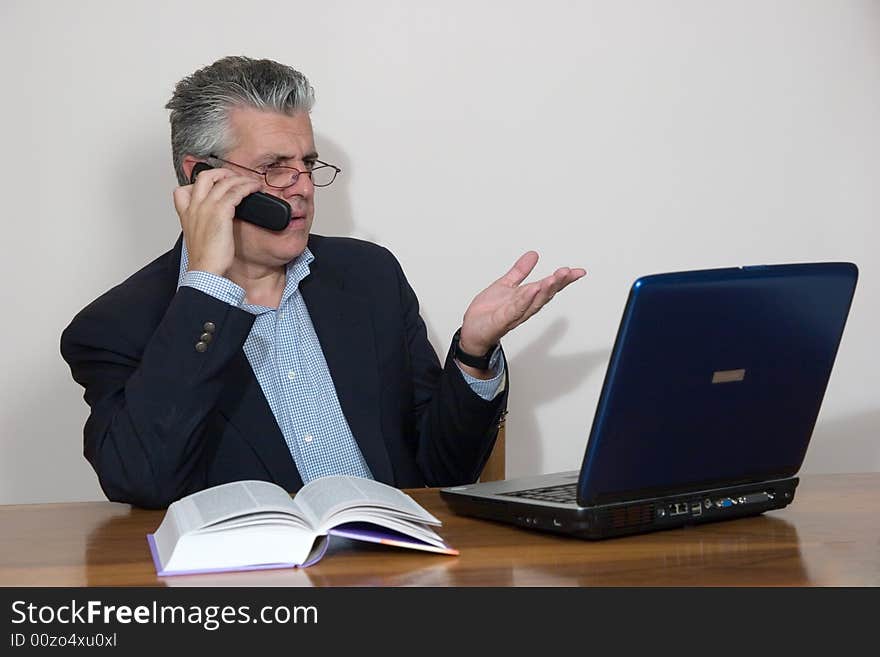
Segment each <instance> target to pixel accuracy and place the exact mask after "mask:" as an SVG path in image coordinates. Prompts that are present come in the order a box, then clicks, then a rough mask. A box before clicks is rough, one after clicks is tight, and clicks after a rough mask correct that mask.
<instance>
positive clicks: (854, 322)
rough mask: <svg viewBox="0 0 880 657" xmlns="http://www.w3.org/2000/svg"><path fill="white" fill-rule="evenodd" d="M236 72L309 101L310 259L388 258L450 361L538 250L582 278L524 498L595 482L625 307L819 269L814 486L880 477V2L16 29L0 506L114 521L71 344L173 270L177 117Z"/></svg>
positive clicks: (529, 393)
mask: <svg viewBox="0 0 880 657" xmlns="http://www.w3.org/2000/svg"><path fill="white" fill-rule="evenodd" d="M261 7H263V8H264V9H265V11H263V12H261V11H260V8H261ZM270 9H271V11H269V10H270ZM228 54H247V55H249V56H252V57H269V58H273V59H277V60H279V61H283V62H285V63H288V64H291V65H293V66H294V67H296V68H299V69H300V70H302V71H303V72H305V73H306V74H307V75H308V76H309V78H310V79H311V81H312V82H313V84H314V85H315V87H316V89H317V94H318V102H317V105H316V107H315V110H314V112H313V122H314V125H315V129H316V137H317V142H318V147H319V149H320V151H321V153H322V155H323V156H324V157H325V158H326V159H328V160H330V161H333V162H338V163H339V164H340V165H341V166H342V167H343V169H344V170H345V174H344V176H343V178H342V179H341V180H340V181H339V182H338V183H337V184H335V185H334V186H333V187H331V188H329V189H328V190H324V191H322V192H320V197H319V200H318V204H319V207H318V214H317V219H316V224H315V230H316V232H320V233H325V234H339V235H352V236H356V237H362V238H367V239H371V240H374V241H378V242H381V243H383V244H385V245H387V246H389V247H390V248H391V249H392V250H393V251H394V252H395V253H396V254H397V255H398V257H399V258H400V260H401V261H402V263H403V265H404V268H405V270H406V271H407V273H408V275H409V277H410V280H411V283H412V284H413V287H414V288H415V289H416V291H417V292H418V293H419V296H420V298H421V301H422V306H423V310H424V313H423V314H424V317H425V319H426V321H427V323H428V326H429V329H430V336H431V339H432V341H433V342H434V345H435V347H436V348H437V349H438V351H440V352H441V353H442V352H443V351H444V350H445V348H446V345H447V341H448V339H449V336H450V335H451V333H452V332H453V330H454V329H455V328H456V327H457V326H458V325H459V323H460V321H461V314H462V313H463V311H464V309H465V307H466V306H467V303H468V302H469V301H470V299H471V298H472V297H473V295H474V294H475V293H476V292H477V291H479V290H480V289H481V288H482V287H484V286H485V285H486V284H488V283H489V282H490V281H491V280H493V279H494V278H496V277H497V276H499V275H501V274H502V273H503V272H504V271H506V270H507V268H508V267H509V266H510V265H511V264H512V263H513V261H514V260H515V259H516V257H517V256H518V255H520V254H521V253H522V252H523V251H525V250H527V249H536V250H538V251H539V253H540V254H541V256H542V259H541V262H540V263H539V265H538V270H539V271H538V272H537V274H538V275H541V276H543V275H546V274H547V273H549V272H550V271H552V270H553V269H554V268H555V267H556V266H561V265H571V266H584V267H586V268H587V269H588V271H589V274H588V277H587V278H586V279H584V280H582V281H579V282H578V283H577V284H575V285H574V286H573V287H572V288H569V289H568V290H566V291H565V292H564V293H563V294H560V295H559V296H558V297H557V298H556V299H555V300H554V301H553V303H552V304H551V305H550V306H548V307H547V308H546V309H545V310H544V311H542V312H541V314H540V315H538V316H537V317H536V318H534V319H533V320H532V321H531V322H529V323H528V324H526V325H523V326H522V327H520V328H519V329H517V330H516V331H515V332H514V333H512V334H511V335H510V336H508V338H507V339H506V340H505V346H506V350H507V353H508V355H509V358H510V361H511V369H512V382H513V387H512V393H511V400H510V408H511V410H510V417H509V423H508V445H509V447H508V451H509V453H508V471H509V473H510V474H512V475H519V474H525V473H539V472H549V471H554V470H560V469H571V468H576V467H578V465H579V463H580V459H581V457H582V453H583V447H584V444H585V440H586V436H587V432H588V430H589V426H590V422H591V420H592V414H593V410H594V408H595V404H596V401H597V398H598V395H599V388H600V386H601V382H602V377H603V374H604V368H605V364H606V361H607V358H608V355H609V351H610V348H611V343H612V341H613V338H614V334H615V331H616V328H617V323H618V320H619V314H620V311H621V309H622V305H623V302H624V298H625V296H626V292H627V290H628V286H629V284H630V283H631V282H632V280H633V279H634V278H636V277H637V276H639V275H641V274H647V273H653V272H659V271H668V270H681V269H690V268H704V267H716V266H731V265H740V264H748V263H768V262H796V261H811V260H851V261H854V262H856V263H857V264H858V265H859V267H860V269H861V279H860V283H859V288H858V290H857V293H856V299H855V303H854V305H853V308H852V314H851V319H850V322H849V324H848V326H847V329H846V332H845V334H844V339H843V343H842V346H841V349H840V353H839V357H838V361H837V364H836V366H835V370H834V373H833V376H832V380H831V384H830V386H829V388H828V391H827V394H826V398H825V403H824V406H823V409H822V412H821V415H820V421H819V424H818V426H817V428H816V432H815V434H814V439H813V443H812V444H811V447H810V450H809V451H808V456H807V462H806V463H805V466H804V469H803V471H804V472H833V471H866V470H870V471H877V470H880V447H878V431H877V426H878V425H880V399H878V393H877V391H878V390H880V367H878V364H880V363H878V358H877V340H876V337H877V326H878V321H880V312H878V304H877V299H878V288H880V261H878V260H880V259H878V255H877V249H878V246H880V241H878V228H877V226H878V219H880V216H878V215H880V184H878V181H880V3H878V2H871V1H868V0H862V1H857V0H850V1H843V0H825V1H822V0H778V1H772V0H766V1H765V0H752V1H744V2H720V1H718V2H710V1H706V0H691V1H683V0H682V1H675V2H673V1H668V2H654V1H651V0H630V1H620V0H608V1H607V2H586V1H574V0H572V1H563V0H543V1H542V2H534V1H533V0H513V1H508V2H504V3H501V2H490V1H488V0H483V1H475V0H444V1H443V2H412V1H410V2H405V1H399V2H394V1H391V0H385V1H381V2H380V1H373V2H370V1H365V2H355V1H354V0H350V1H333V0H322V1H320V2H295V3H280V4H279V3H268V4H267V3H243V2H240V0H211V1H208V2H204V1H195V0H189V1H188V2H156V1H155V0H150V1H149V2H138V3H134V2H117V1H115V0H104V1H92V2H61V1H58V2H47V1H34V0H11V1H10V0H4V1H3V2H2V3H0V62H2V63H0V67H2V85H3V96H2V103H0V125H2V126H3V137H2V145H3V152H2V157H0V186H2V191H3V205H2V207H3V224H2V226H3V230H2V234H3V257H2V259H0V267H2V270H0V276H2V283H3V284H2V286H0V295H2V296H0V307H2V309H3V310H2V312H3V315H4V321H3V322H0V345H2V348H0V359H2V360H0V367H2V380H0V413H2V425H0V426H2V432H0V503H25V502H42V501H62V500H86V499H102V498H103V496H102V494H101V491H100V489H99V487H98V485H97V480H96V478H95V476H94V474H93V472H92V471H91V468H90V466H89V465H88V463H87V462H86V461H85V460H84V459H83V457H82V452H81V450H82V433H81V432H82V424H83V422H84V421H85V418H86V415H87V409H86V406H85V403H84V402H83V401H82V399H81V389H80V388H79V387H78V386H77V385H76V384H75V383H74V382H73V381H72V379H71V378H70V373H69V371H68V369H67V366H66V365H65V363H64V362H63V361H62V359H61V357H60V355H59V350H58V342H59V335H60V333H61V331H62V329H63V328H64V327H65V326H66V324H67V323H68V322H69V320H70V319H71V318H72V317H73V315H74V314H75V313H76V312H77V311H78V310H79V309H80V308H81V307H82V306H84V305H85V304H86V303H88V302H89V301H91V300H92V299H93V298H95V297H96V296H98V295H99V294H100V293H102V292H103V291H104V290H106V289H107V288H109V287H110V286H111V285H113V284H115V283H116V282H119V281H120V280H122V279H123V278H124V277H125V276H127V275H128V274H129V273H131V272H133V271H134V270H136V269H137V268H139V267H140V266H141V265H142V264H144V263H146V262H147V261H149V260H151V259H153V258H154V257H155V256H156V255H158V254H159V253H161V252H163V251H165V250H167V249H168V248H170V246H171V245H172V243H173V241H174V240H175V238H176V236H177V233H178V224H177V217H176V215H175V213H174V210H173V205H172V202H171V191H172V189H173V186H174V184H175V182H174V177H173V174H172V168H171V161H170V148H169V136H168V132H169V131H168V123H167V112H166V111H165V110H164V109H163V106H164V104H165V102H166V101H167V99H168V97H169V95H170V93H171V90H172V88H173V86H174V84H175V82H176V81H177V80H178V79H180V78H181V77H183V76H185V75H187V74H189V73H191V72H192V71H194V70H195V69H197V68H199V67H201V66H204V65H207V64H209V63H211V62H212V61H214V60H216V59H218V58H219V57H222V56H224V55H228Z"/></svg>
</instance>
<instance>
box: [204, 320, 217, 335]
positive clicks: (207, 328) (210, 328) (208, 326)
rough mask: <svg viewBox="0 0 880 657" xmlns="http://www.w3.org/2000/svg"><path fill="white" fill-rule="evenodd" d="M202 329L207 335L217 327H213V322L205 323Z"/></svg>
mask: <svg viewBox="0 0 880 657" xmlns="http://www.w3.org/2000/svg"><path fill="white" fill-rule="evenodd" d="M202 328H203V329H205V331H207V332H208V333H213V332H214V330H215V329H216V328H217V327H216V326H214V322H205V325H204V326H202Z"/></svg>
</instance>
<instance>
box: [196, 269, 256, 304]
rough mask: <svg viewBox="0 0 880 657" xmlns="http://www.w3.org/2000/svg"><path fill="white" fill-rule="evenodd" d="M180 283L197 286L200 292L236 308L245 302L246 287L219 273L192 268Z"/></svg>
mask: <svg viewBox="0 0 880 657" xmlns="http://www.w3.org/2000/svg"><path fill="white" fill-rule="evenodd" d="M180 284H181V285H186V286H188V287H192V288H195V289H196V290H198V291H199V292H204V293H205V294H208V295H210V296H212V297H214V298H215V299H219V300H220V301H224V302H226V303H228V304H229V305H230V306H235V307H236V308H240V307H241V305H242V303H244V296H245V292H244V288H242V287H240V286H238V285H236V284H235V283H233V282H232V281H230V280H229V279H228V278H223V277H222V276H217V274H209V273H208V272H206V271H192V270H191V271H188V272H186V273H185V274H184V275H183V280H182V281H181V283H180Z"/></svg>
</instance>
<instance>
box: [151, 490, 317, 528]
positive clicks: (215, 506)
mask: <svg viewBox="0 0 880 657" xmlns="http://www.w3.org/2000/svg"><path fill="white" fill-rule="evenodd" d="M168 512H169V513H171V514H174V515H175V516H176V518H177V521H178V526H179V529H180V530H182V531H181V533H187V532H190V531H194V530H197V529H202V528H205V527H210V526H212V525H216V524H218V523H222V522H224V521H226V520H229V519H230V518H243V517H245V516H254V515H257V516H258V515H260V514H263V513H267V512H274V513H283V514H286V515H292V516H295V517H299V518H301V517H303V513H302V511H301V510H300V509H299V506H298V505H297V504H296V503H295V502H294V501H293V500H292V499H291V498H290V496H289V495H288V494H287V493H286V492H285V491H284V490H283V489H282V488H281V487H279V486H277V485H275V484H272V483H269V482H267V481H233V482H230V483H228V484H222V485H220V486H214V487H213V488H208V489H206V490H203V491H199V492H198V493H193V494H192V495H188V496H187V497H184V498H183V499H180V500H178V501H177V502H174V503H173V504H172V505H171V506H170V507H169V509H168Z"/></svg>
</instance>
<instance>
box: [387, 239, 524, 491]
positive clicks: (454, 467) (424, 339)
mask: <svg viewBox="0 0 880 657" xmlns="http://www.w3.org/2000/svg"><path fill="white" fill-rule="evenodd" d="M392 258H393V256H392ZM394 262H395V265H396V267H397V275H398V280H399V284H400V293H401V304H402V308H403V314H404V322H405V327H406V328H405V330H406V339H407V347H408V352H409V360H410V365H411V369H412V380H413V394H414V397H413V409H414V413H415V416H416V417H415V426H416V427H417V432H418V437H417V445H416V462H417V464H418V468H419V470H420V472H421V473H422V476H423V477H424V480H425V483H426V485H428V486H454V485H459V484H466V483H473V482H474V481H476V480H477V478H479V476H480V473H481V472H482V470H483V467H484V466H485V464H486V461H487V460H488V459H489V456H490V454H491V453H492V447H493V446H494V445H495V439H496V438H497V436H498V429H499V425H500V423H501V420H502V418H503V417H504V415H505V414H506V409H507V398H508V391H509V390H510V372H509V369H508V372H507V385H505V386H504V390H503V391H502V392H501V393H500V394H499V395H498V396H497V397H495V399H492V400H488V401H487V400H485V399H483V398H482V397H480V396H479V395H477V394H476V393H475V392H474V391H473V389H472V388H471V387H470V386H469V385H468V383H467V381H465V378H464V376H463V375H462V373H461V370H460V369H459V368H458V366H457V365H456V364H455V361H454V359H453V357H452V353H451V344H450V351H449V352H448V353H447V356H446V361H445V364H444V365H443V367H442V368H441V366H440V363H439V361H438V359H437V354H436V353H435V351H434V348H433V347H432V346H431V344H430V342H429V341H428V336H427V329H426V327H425V322H424V321H423V320H422V318H421V316H420V315H419V302H418V299H417V297H416V294H415V292H414V291H413V289H412V287H411V286H410V285H409V283H408V282H407V280H406V277H405V276H404V274H403V271H402V269H401V268H400V264H399V263H398V262H397V260H396V259H395V260H394ZM506 360H507V359H506V358H505V361H506Z"/></svg>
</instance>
